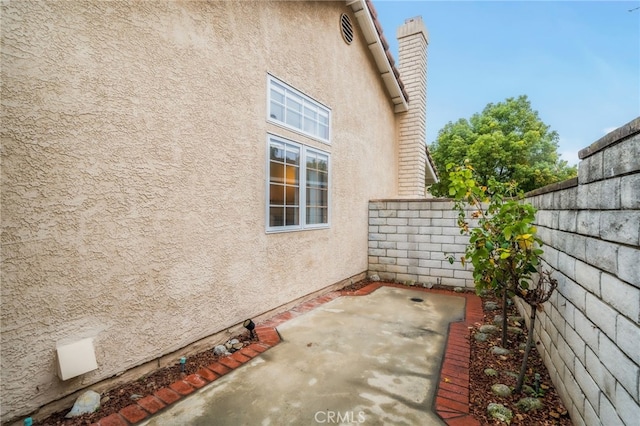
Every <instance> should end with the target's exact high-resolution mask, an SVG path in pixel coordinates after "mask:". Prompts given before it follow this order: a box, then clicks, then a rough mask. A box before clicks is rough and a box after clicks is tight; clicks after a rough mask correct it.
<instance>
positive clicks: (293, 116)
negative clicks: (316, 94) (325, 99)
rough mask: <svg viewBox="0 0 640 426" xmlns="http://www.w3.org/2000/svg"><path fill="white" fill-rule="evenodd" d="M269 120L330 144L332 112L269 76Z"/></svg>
mask: <svg viewBox="0 0 640 426" xmlns="http://www.w3.org/2000/svg"><path fill="white" fill-rule="evenodd" d="M269 120H270V121H274V122H277V123H279V124H281V125H283V126H285V127H289V128H291V129H294V130H297V131H299V132H302V133H304V134H306V135H308V136H311V137H313V138H316V139H319V140H321V141H323V142H326V143H329V132H330V121H331V112H330V110H329V109H328V108H326V107H325V106H323V105H322V104H320V103H318V102H316V101H314V100H313V99H311V98H309V97H308V96H306V95H304V94H303V93H301V92H299V91H297V90H296V89H294V88H292V87H290V86H287V85H286V84H284V83H282V82H280V81H279V80H276V79H275V78H274V77H272V76H269Z"/></svg>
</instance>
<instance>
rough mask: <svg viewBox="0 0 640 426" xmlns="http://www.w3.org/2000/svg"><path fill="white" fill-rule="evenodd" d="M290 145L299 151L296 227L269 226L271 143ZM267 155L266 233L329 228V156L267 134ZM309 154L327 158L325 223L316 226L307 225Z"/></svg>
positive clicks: (323, 152) (318, 150)
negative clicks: (297, 215) (297, 216)
mask: <svg viewBox="0 0 640 426" xmlns="http://www.w3.org/2000/svg"><path fill="white" fill-rule="evenodd" d="M272 141H273V142H276V143H284V144H288V145H292V146H294V147H296V148H298V149H299V150H300V167H299V179H298V188H299V194H298V203H299V204H298V205H299V209H298V211H299V218H298V225H289V226H286V225H283V226H271V224H270V207H271V199H270V184H271V183H272V182H271V142H272ZM266 145H267V153H266V154H267V155H266V169H265V170H266V175H267V178H266V179H265V180H266V188H265V194H266V200H265V201H266V202H265V206H266V208H265V224H266V230H267V233H276V232H288V231H301V230H310V229H326V228H329V227H330V226H331V154H329V153H328V152H326V151H323V150H320V149H316V148H313V147H310V146H307V145H303V144H300V143H298V142H295V141H292V140H290V139H287V138H283V137H281V136H277V135H274V134H271V133H267V144H266ZM309 153H314V154H319V155H323V156H326V157H327V222H326V223H318V224H308V223H307V156H308V155H309Z"/></svg>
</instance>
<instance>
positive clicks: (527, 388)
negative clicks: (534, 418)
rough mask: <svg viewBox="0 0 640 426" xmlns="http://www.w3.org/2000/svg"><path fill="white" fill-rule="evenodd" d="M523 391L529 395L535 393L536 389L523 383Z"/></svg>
mask: <svg viewBox="0 0 640 426" xmlns="http://www.w3.org/2000/svg"><path fill="white" fill-rule="evenodd" d="M522 392H524V393H526V394H527V395H533V394H534V393H535V392H536V391H535V390H534V389H533V388H532V387H531V386H529V385H522Z"/></svg>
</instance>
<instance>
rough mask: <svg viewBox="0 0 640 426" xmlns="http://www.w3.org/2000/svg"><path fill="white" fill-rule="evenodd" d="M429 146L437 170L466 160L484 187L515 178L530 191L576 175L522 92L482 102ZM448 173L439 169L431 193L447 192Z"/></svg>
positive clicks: (556, 135)
mask: <svg viewBox="0 0 640 426" xmlns="http://www.w3.org/2000/svg"><path fill="white" fill-rule="evenodd" d="M429 150H430V152H431V156H432V157H433V160H434V162H435V164H436V167H437V168H438V170H442V171H444V170H445V168H446V165H447V164H449V163H454V164H457V165H462V164H463V163H464V160H469V161H470V162H471V164H473V166H474V168H475V173H476V176H477V179H478V183H479V184H481V185H485V186H486V185H488V183H489V180H490V179H491V178H493V179H495V180H496V181H498V182H503V183H506V182H510V181H515V182H516V183H517V184H518V187H519V188H520V189H521V190H522V191H525V192H527V191H531V190H533V189H536V188H540V187H542V186H545V185H548V184H550V183H554V182H560V181H563V180H566V179H569V178H571V177H574V176H576V175H577V167H576V166H573V167H569V166H568V164H567V162H566V161H564V160H561V159H560V156H559V154H558V133H557V132H555V131H552V130H550V128H549V126H547V125H546V124H544V123H543V122H542V121H541V120H540V117H539V116H538V112H537V111H534V110H533V109H531V103H530V102H529V100H528V99H527V96H526V95H522V96H519V97H518V98H507V99H506V100H505V101H504V102H499V103H497V104H491V103H490V104H488V105H487V106H486V107H485V108H484V110H483V111H482V113H477V114H474V115H473V116H472V117H471V118H470V119H469V120H466V119H460V120H458V121H456V122H455V123H452V122H449V123H448V124H447V125H446V126H444V128H442V129H441V130H440V132H439V133H438V139H437V140H436V142H434V143H433V144H432V145H431V146H430V147H429ZM449 183H450V180H449V177H448V176H447V175H446V173H442V176H441V180H440V182H439V183H437V184H434V185H433V186H431V190H430V191H431V193H432V194H434V195H436V196H447V195H448V188H449Z"/></svg>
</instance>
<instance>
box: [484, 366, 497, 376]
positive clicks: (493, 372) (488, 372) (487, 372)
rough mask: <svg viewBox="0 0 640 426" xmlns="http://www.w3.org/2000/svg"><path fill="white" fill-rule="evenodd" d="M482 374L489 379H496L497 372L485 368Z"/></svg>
mask: <svg viewBox="0 0 640 426" xmlns="http://www.w3.org/2000/svg"><path fill="white" fill-rule="evenodd" d="M484 374H486V375H487V376H489V377H497V376H498V372H497V371H496V370H494V369H493V368H485V369H484Z"/></svg>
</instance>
